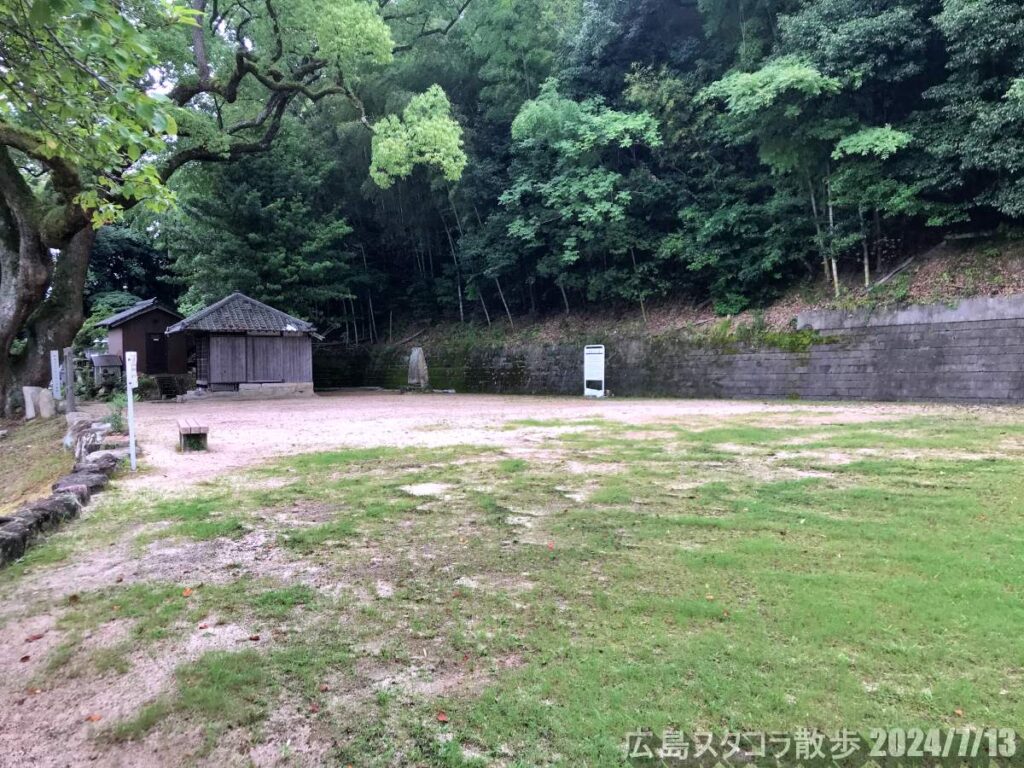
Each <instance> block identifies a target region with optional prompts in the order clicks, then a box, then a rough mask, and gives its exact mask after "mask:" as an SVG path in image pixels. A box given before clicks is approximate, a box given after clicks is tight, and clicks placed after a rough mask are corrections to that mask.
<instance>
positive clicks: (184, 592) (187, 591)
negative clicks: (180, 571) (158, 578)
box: [181, 587, 192, 597]
mask: <svg viewBox="0 0 1024 768" xmlns="http://www.w3.org/2000/svg"><path fill="white" fill-rule="evenodd" d="M181 596H182V597H192V587H185V589H183V590H182V591H181Z"/></svg>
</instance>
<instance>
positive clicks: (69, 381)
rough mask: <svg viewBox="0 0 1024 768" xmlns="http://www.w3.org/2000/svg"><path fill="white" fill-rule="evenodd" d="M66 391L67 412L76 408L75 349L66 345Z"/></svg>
mask: <svg viewBox="0 0 1024 768" xmlns="http://www.w3.org/2000/svg"><path fill="white" fill-rule="evenodd" d="M64 392H65V400H66V402H67V406H66V408H65V409H64V411H65V413H71V412H72V411H73V410H75V351H74V350H73V349H72V348H71V347H64Z"/></svg>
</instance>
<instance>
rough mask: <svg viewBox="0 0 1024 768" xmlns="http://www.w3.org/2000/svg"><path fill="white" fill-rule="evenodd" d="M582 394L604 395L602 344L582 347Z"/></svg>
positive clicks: (591, 395)
mask: <svg viewBox="0 0 1024 768" xmlns="http://www.w3.org/2000/svg"><path fill="white" fill-rule="evenodd" d="M583 396H584V397H604V345H603V344H588V345H587V346H585V347H584V348H583Z"/></svg>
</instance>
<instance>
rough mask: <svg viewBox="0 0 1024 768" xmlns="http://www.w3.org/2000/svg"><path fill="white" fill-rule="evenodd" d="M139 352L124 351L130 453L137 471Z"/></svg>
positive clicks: (133, 469)
mask: <svg viewBox="0 0 1024 768" xmlns="http://www.w3.org/2000/svg"><path fill="white" fill-rule="evenodd" d="M138 363H139V353H138V352H125V353H124V385H125V390H126V391H127V393H128V455H129V456H130V457H131V461H132V472H134V471H135V468H136V463H135V388H136V387H137V386H139V369H138Z"/></svg>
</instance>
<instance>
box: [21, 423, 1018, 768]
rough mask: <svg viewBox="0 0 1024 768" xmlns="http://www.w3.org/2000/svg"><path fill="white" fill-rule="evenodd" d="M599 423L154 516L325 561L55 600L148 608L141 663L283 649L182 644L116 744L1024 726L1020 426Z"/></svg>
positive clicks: (565, 738) (387, 452)
mask: <svg viewBox="0 0 1024 768" xmlns="http://www.w3.org/2000/svg"><path fill="white" fill-rule="evenodd" d="M589 421H591V422H592V421H594V420H589ZM579 423H584V424H587V426H588V429H586V430H575V431H569V432H564V433H560V434H551V435H549V436H548V437H547V438H545V440H544V441H543V442H541V443H539V444H537V447H538V451H539V454H540V455H543V456H545V457H557V458H543V459H542V458H540V457H539V456H538V457H530V458H528V459H524V458H520V457H518V456H515V457H510V456H507V455H506V456H502V455H501V454H500V453H498V452H497V451H495V450H493V449H480V448H476V447H468V446H462V447H457V448H451V449H439V450H424V449H417V450H414V451H399V450H392V449H369V450H356V451H342V452H332V453H326V454H316V455H310V456H300V457H293V458H289V459H285V460H281V461H277V462H274V463H272V464H268V465H266V466H264V467H261V468H258V469H257V470H254V471H251V472H248V473H243V474H240V475H237V476H233V477H231V478H225V479H224V480H223V481H222V482H218V483H216V484H212V485H210V486H208V487H205V488H203V489H201V490H199V491H198V492H196V493H193V494H191V495H190V496H189V498H187V499H183V500H180V501H179V500H176V499H173V498H168V499H163V500H158V501H155V502H152V503H151V504H149V505H148V506H147V505H145V504H143V505H141V507H140V506H139V505H136V506H135V509H134V512H133V514H135V515H136V517H135V518H133V519H135V520H137V519H142V520H143V521H145V522H146V524H148V525H152V524H155V523H158V522H169V523H171V525H170V526H169V527H167V528H165V529H163V530H160V531H157V532H156V533H155V534H154V533H146V534H144V535H146V536H156V535H158V536H166V535H172V536H182V535H193V536H195V537H196V538H205V537H204V536H202V535H199V534H202V530H201V529H196V528H193V529H191V532H190V533H184V532H183V530H184V529H183V528H182V526H211V529H210V530H211V531H213V530H216V529H215V526H218V525H221V524H224V525H226V526H230V525H234V524H235V523H236V522H237V524H238V525H240V526H242V527H243V529H244V530H245V531H263V532H269V533H270V534H272V535H270V536H267V537H266V539H265V541H266V544H265V545H262V546H263V547H264V549H265V550H266V551H273V552H275V553H276V554H277V556H280V557H286V558H288V560H287V562H288V563H291V564H293V565H294V567H295V573H296V574H306V575H304V576H302V578H309V576H308V573H309V571H308V569H309V568H315V574H316V575H315V583H312V584H310V583H305V582H301V581H299V580H298V578H299V577H298V576H297V575H296V576H292V577H289V576H287V575H281V573H284V572H281V573H279V574H278V575H277V576H276V577H275V578H273V579H270V578H268V579H263V580H261V579H258V578H254V577H252V576H251V575H244V576H240V577H238V578H228V579H225V580H223V581H222V582H218V583H211V584H204V585H195V588H194V590H193V591H192V593H191V594H190V595H189V596H188V597H186V596H184V595H183V592H182V585H178V584H164V583H141V584H132V585H125V586H115V587H111V588H109V589H104V590H97V591H95V592H89V593H82V594H81V595H80V596H79V597H78V599H77V600H76V601H75V603H74V604H68V605H64V606H61V610H62V618H61V620H60V628H61V629H62V630H63V631H65V632H66V633H67V637H68V638H70V639H71V640H73V641H75V642H77V640H76V638H78V639H80V638H81V637H83V636H84V635H85V634H86V633H88V632H89V631H91V630H94V629H95V628H96V627H98V626H99V625H100V624H101V623H103V622H105V621H109V620H110V619H112V618H122V619H123V618H128V619H130V620H131V630H130V645H127V646H124V649H125V650H133V651H136V652H137V651H138V649H139V648H141V647H146V648H151V649H158V648H167V647H173V646H174V644H175V643H178V644H179V645H180V643H182V642H183V641H184V639H186V638H187V637H188V636H189V635H190V634H191V632H192V631H194V627H195V625H196V622H199V621H206V620H208V618H207V617H210V616H216V617H217V618H218V619H219V620H221V621H226V622H232V623H233V624H237V625H240V626H245V627H251V628H252V631H253V632H258V633H259V634H260V635H262V636H263V637H264V639H268V638H269V641H268V642H265V643H260V644H259V646H258V647H236V648H231V649H217V650H213V651H208V652H206V653H204V654H202V655H199V656H198V657H196V658H190V659H183V660H182V661H181V663H180V665H179V668H178V671H177V672H176V675H175V679H174V686H173V688H172V689H171V690H169V691H166V692H165V693H164V695H162V696H161V697H160V698H159V699H157V700H156V701H152V702H148V703H147V704H146V705H144V706H143V707H141V708H140V711H139V713H138V714H137V715H136V716H135V717H133V718H129V719H128V720H126V721H125V722H123V723H118V724H114V725H113V726H110V727H109V728H108V730H107V731H106V733H107V736H108V737H109V739H110V740H112V742H113V743H115V744H116V742H117V740H125V739H136V738H140V737H141V736H143V735H144V734H146V733H149V732H151V731H153V730H154V729H164V728H168V729H173V728H178V727H182V726H183V725H184V726H189V725H192V726H196V725H199V726H201V727H202V728H203V729H204V732H205V738H204V739H203V743H202V744H199V745H196V749H197V751H198V752H200V753H204V754H205V753H211V754H212V753H214V752H215V751H216V750H217V749H218V748H219V746H218V745H219V743H220V739H221V737H222V736H223V735H224V734H226V733H228V732H229V731H231V730H234V731H243V732H245V733H247V734H248V738H249V739H251V740H252V741H253V742H254V743H259V742H260V740H261V739H269V738H272V737H271V736H270V735H268V733H267V731H266V728H267V727H268V726H267V722H268V719H269V718H270V715H271V714H272V713H279V712H280V711H282V707H283V705H285V704H287V705H289V706H290V707H291V710H290V711H294V712H298V714H293V715H292V716H291V717H292V718H293V719H292V720H291V721H289V728H292V729H293V730H294V729H296V728H298V727H300V726H301V727H303V728H308V729H310V732H311V733H313V734H315V736H316V737H317V738H319V739H320V740H321V741H322V742H323V743H325V744H327V745H328V746H327V747H325V749H326V752H327V755H328V758H329V759H330V760H332V761H335V762H338V763H339V764H346V763H352V764H358V765H368V766H385V765H395V764H416V765H424V766H438V767H440V766H452V765H473V764H494V763H498V764H504V765H508V766H527V765H565V766H575V765H602V766H603V765H620V764H622V755H621V745H622V742H623V740H624V738H625V734H626V733H627V732H628V731H631V730H634V729H636V728H637V727H640V726H648V727H651V728H654V729H655V730H660V729H661V728H664V727H665V726H667V725H669V724H672V725H675V726H678V727H681V728H683V729H684V730H689V731H694V730H714V731H716V732H717V731H719V730H722V729H723V728H726V727H727V728H729V729H730V730H792V729H793V728H796V727H800V726H806V727H812V728H819V729H823V730H829V731H831V730H835V729H838V728H852V729H857V730H862V729H865V728H868V727H878V726H896V725H900V726H905V727H910V726H927V727H936V726H950V727H952V726H957V727H959V726H965V725H980V726H989V725H990V726H1006V725H1008V724H1010V725H1012V724H1013V723H1018V722H1022V721H1024V694H1022V693H1021V690H1022V689H1021V680H1022V675H1024V673H1022V668H1021V657H1020V652H1019V640H1018V635H1019V631H1018V630H1019V627H1020V626H1024V588H1022V586H1021V585H1022V584H1024V560H1022V559H1021V557H1020V552H1021V551H1024V471H1022V470H1024V449H1022V448H1021V447H1019V444H1018V443H1017V442H1016V441H1017V439H1018V438H1019V436H1020V435H1022V434H1024V422H1022V421H1021V420H1019V419H1016V418H1007V419H1004V420H1002V421H1000V422H995V421H987V420H984V419H981V418H977V417H974V416H971V415H964V416H955V417H952V416H948V415H944V416H941V417H920V418H915V419H909V420H901V421H897V422H873V423H872V422H866V423H856V424H840V423H833V424H815V425H809V426H806V427H805V426H792V425H786V424H780V425H778V426H773V425H771V424H765V423H757V422H756V420H753V419H751V418H750V417H745V418H735V419H728V420H724V421H723V423H721V424H718V425H715V426H712V427H710V428H702V429H699V430H689V429H686V428H685V425H673V424H658V425H653V426H652V427H651V428H650V429H641V428H637V427H636V426H633V425H623V424H618V423H611V422H607V423H606V422H603V421H602V422H600V423H588V422H567V423H566V425H565V426H573V425H575V424H579ZM529 426H538V425H536V424H530V425H529ZM702 426H703V425H702ZM909 451H913V452H915V453H916V454H919V455H918V456H917V457H916V458H909V457H908V456H907V455H905V454H906V452H909ZM794 452H797V454H798V455H797V456H796V457H794ZM837 452H839V453H842V454H843V455H844V456H846V457H847V461H846V462H845V463H840V464H836V463H834V462H830V461H829V457H830V455H831V454H834V453H837ZM588 467H593V470H594V471H592V472H588V471H586V470H587V468H588ZM580 468H582V469H583V470H584V471H579V470H580ZM413 486H415V487H417V492H416V493H412V492H410V490H409V489H410V488H411V487H413ZM425 488H428V489H429V488H434V489H436V492H431V491H429V490H426V491H424V490H423V489H425ZM107 510H108V512H107V513H108V514H109V515H111V516H112V517H111V518H110V520H118V521H121V524H127V523H126V522H125V521H126V520H128V519H129V515H128V514H127V511H126V510H125V509H122V508H121V507H119V506H117V503H112V504H111V506H109V507H107ZM103 514H104V513H103V512H102V510H101V511H100V512H98V513H97V516H99V517H101V518H102V516H103ZM110 520H108V522H107V524H108V525H111V526H112V525H114V523H112V522H110ZM96 525H97V526H99V525H101V523H100V522H97V523H96ZM104 531H107V529H104ZM104 535H106V533H105V534H104ZM226 535H228V536H232V535H236V534H235V533H234V530H233V529H228V530H227V531H226ZM225 542H226V543H225V546H227V545H228V544H229V543H230V542H228V541H227V540H225ZM39 567H40V568H42V567H43V566H42V565H41V564H40V566H39ZM304 569H305V570H304ZM72 644H73V643H72ZM54 654H55V658H59V655H58V654H66V655H67V656H68V658H73V657H74V649H73V648H71V649H62V648H58V651H55V652H54ZM126 658H130V657H129V655H128V654H127V653H122V652H121V651H120V650H117V649H116V648H115V650H111V651H104V652H101V653H98V654H94V656H93V657H92V663H93V664H94V666H95V668H97V669H100V670H102V672H103V673H104V674H107V675H118V674H121V673H122V672H123V670H124V664H125V659H126ZM70 666H72V665H71V664H70V662H69V661H68V659H65V660H64V663H63V664H57V665H56V666H55V667H54V668H53V669H52V670H51V671H50V673H49V674H50V675H51V676H52V677H59V676H60V675H61V674H64V673H65V672H64V670H66V669H68V668H69V667H70ZM126 674H127V675H130V674H131V671H130V670H129V671H127V673H126ZM439 712H444V713H445V718H444V719H445V722H441V721H440V720H439V717H438V713H439ZM111 748H114V749H116V746H115V747H111ZM212 759H214V758H213V757H211V760H212Z"/></svg>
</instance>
